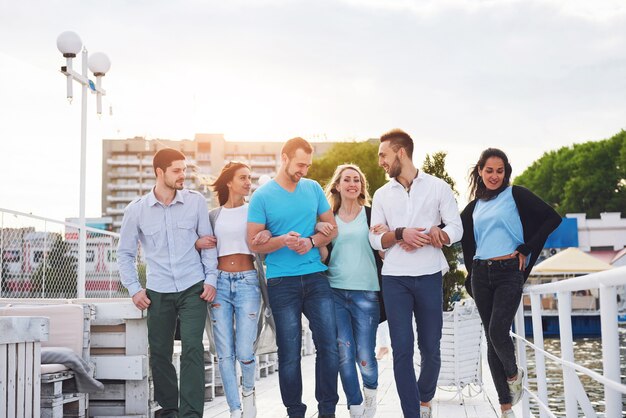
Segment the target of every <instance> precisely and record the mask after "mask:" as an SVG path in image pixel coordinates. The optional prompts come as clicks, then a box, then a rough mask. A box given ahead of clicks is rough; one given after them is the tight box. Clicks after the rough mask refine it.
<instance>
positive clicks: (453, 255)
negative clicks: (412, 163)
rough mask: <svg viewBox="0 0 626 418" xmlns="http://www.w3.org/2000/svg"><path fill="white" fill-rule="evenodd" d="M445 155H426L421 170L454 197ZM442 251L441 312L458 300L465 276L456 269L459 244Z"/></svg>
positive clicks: (452, 181) (437, 153) (440, 152)
mask: <svg viewBox="0 0 626 418" xmlns="http://www.w3.org/2000/svg"><path fill="white" fill-rule="evenodd" d="M446 155H447V154H446V153H445V152H442V151H439V152H435V153H434V154H433V155H432V157H431V156H430V155H428V154H426V158H425V159H424V165H423V166H422V170H423V171H424V172H425V173H428V174H430V175H433V176H435V177H439V178H440V179H442V180H443V181H445V182H446V183H448V184H449V185H450V188H451V189H452V191H453V192H454V195H455V196H458V195H459V193H458V192H457V191H456V188H455V183H454V180H452V177H450V175H449V174H448V172H447V171H446ZM442 251H443V255H444V256H445V257H446V260H447V261H448V265H449V266H450V270H449V271H448V272H447V273H446V274H445V275H444V276H443V310H444V311H449V310H451V309H452V304H453V303H454V301H455V300H458V298H459V295H460V294H461V290H462V289H463V283H464V282H465V274H464V273H463V272H462V271H459V270H458V269H457V268H458V266H459V261H458V260H459V255H460V253H461V246H460V245H459V243H456V244H454V245H452V246H450V247H448V246H445V245H444V246H443V248H442Z"/></svg>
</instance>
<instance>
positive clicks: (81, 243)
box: [76, 48, 89, 299]
mask: <svg viewBox="0 0 626 418" xmlns="http://www.w3.org/2000/svg"><path fill="white" fill-rule="evenodd" d="M82 61H83V62H82V64H83V72H82V75H83V77H84V78H85V79H87V78H88V76H89V74H88V73H87V49H85V48H83V54H82ZM82 86H83V89H82V97H81V113H80V198H79V200H80V202H79V215H78V216H79V220H78V224H79V225H80V230H79V231H78V278H77V281H76V287H77V289H76V290H77V294H78V297H79V298H81V299H83V298H84V297H85V273H86V268H85V267H86V266H85V263H86V260H87V230H86V221H85V190H86V185H85V177H86V171H87V170H86V160H87V85H86V84H85V83H82Z"/></svg>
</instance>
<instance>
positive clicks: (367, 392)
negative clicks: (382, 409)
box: [363, 388, 376, 418]
mask: <svg viewBox="0 0 626 418" xmlns="http://www.w3.org/2000/svg"><path fill="white" fill-rule="evenodd" d="M363 405H364V406H365V410H364V411H363V418H373V417H374V415H376V389H368V388H363Z"/></svg>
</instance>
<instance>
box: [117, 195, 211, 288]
mask: <svg viewBox="0 0 626 418" xmlns="http://www.w3.org/2000/svg"><path fill="white" fill-rule="evenodd" d="M205 235H213V231H212V229H211V225H210V223H209V212H208V209H207V204H206V200H205V199H204V197H203V196H202V195H201V194H200V193H198V192H195V191H191V190H177V191H176V196H175V197H174V200H173V201H172V202H171V203H170V204H169V205H167V206H166V205H164V204H162V203H161V202H159V201H158V200H157V198H156V196H155V195H154V190H152V191H151V192H150V193H148V194H146V195H144V196H142V197H141V198H139V199H137V200H135V201H133V202H131V203H130V204H129V205H128V206H127V207H126V209H125V211H124V219H123V221H122V228H121V230H120V241H119V245H118V248H117V263H118V266H119V270H120V276H121V279H122V284H123V285H124V286H125V287H126V288H127V289H128V292H129V293H130V295H131V296H133V295H134V294H135V293H137V292H139V291H140V290H141V285H140V284H139V280H138V275H137V265H136V262H135V259H136V256H137V247H138V244H137V243H138V242H141V247H142V249H143V252H144V254H145V257H146V263H147V283H146V287H147V288H148V289H150V290H154V291H155V292H159V293H175V292H181V291H183V290H185V289H188V288H189V287H191V286H193V285H194V284H196V283H198V282H199V281H203V280H204V283H205V284H210V285H212V286H213V287H216V283H217V251H216V250H215V249H210V250H202V251H201V252H198V250H196V248H195V242H196V240H197V239H198V237H201V236H205Z"/></svg>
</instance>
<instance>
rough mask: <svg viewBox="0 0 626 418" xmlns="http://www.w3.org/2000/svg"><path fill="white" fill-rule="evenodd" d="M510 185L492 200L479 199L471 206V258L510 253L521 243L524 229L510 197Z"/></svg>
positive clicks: (482, 258) (492, 256)
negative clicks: (472, 233)
mask: <svg viewBox="0 0 626 418" xmlns="http://www.w3.org/2000/svg"><path fill="white" fill-rule="evenodd" d="M512 190H513V189H512V188H511V187H507V188H506V189H505V190H503V191H502V192H500V194H498V196H496V197H495V198H493V199H491V200H479V201H478V202H476V207H475V208H474V213H473V215H472V216H473V217H474V238H475V240H476V255H475V256H474V260H476V259H478V260H488V259H490V258H495V257H500V256H503V255H507V254H511V253H512V252H513V251H515V250H516V249H517V247H518V246H519V245H520V244H523V243H524V229H523V228H522V221H521V220H520V217H519V212H518V211H517V205H515V200H514V199H513V193H512Z"/></svg>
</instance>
